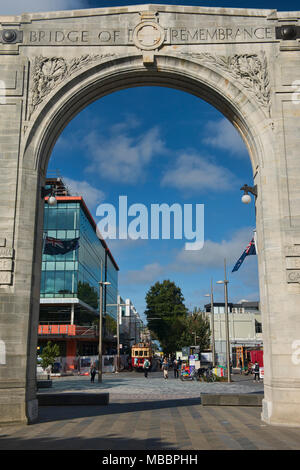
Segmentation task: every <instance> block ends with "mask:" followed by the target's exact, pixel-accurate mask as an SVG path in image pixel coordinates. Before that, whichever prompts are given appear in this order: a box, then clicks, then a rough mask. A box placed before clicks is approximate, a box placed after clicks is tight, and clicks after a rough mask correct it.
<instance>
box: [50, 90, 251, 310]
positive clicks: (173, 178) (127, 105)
mask: <svg viewBox="0 0 300 470" xmlns="http://www.w3.org/2000/svg"><path fill="white" fill-rule="evenodd" d="M48 169H49V171H52V172H53V171H55V170H56V169H59V171H60V173H61V174H62V175H63V176H64V177H65V179H66V182H67V183H68V185H69V186H70V188H71V189H73V191H74V192H75V193H78V194H81V193H82V194H83V195H84V196H85V199H86V201H87V204H88V206H89V208H90V210H91V212H92V214H93V216H94V217H95V220H96V222H99V221H100V218H99V217H97V216H96V208H97V206H98V204H99V203H103V202H105V203H110V204H113V205H114V207H116V209H117V211H118V198H119V196H120V195H126V196H127V198H128V206H130V205H131V204H134V203H142V204H144V205H145V206H146V207H147V208H148V210H149V212H150V206H151V204H154V203H159V204H161V203H167V204H169V205H171V204H173V203H179V204H180V205H183V204H188V203H189V204H193V205H195V204H204V214H205V244H204V248H203V249H202V250H200V251H186V250H184V240H172V239H171V240H136V241H135V240H130V239H128V240H108V245H109V247H110V248H111V251H112V253H113V255H114V256H115V258H116V260H117V262H118V264H119V266H120V274H119V287H120V293H121V295H122V296H123V297H129V298H131V299H132V301H133V302H134V303H135V304H136V306H137V308H138V310H139V311H140V313H142V312H143V311H144V298H145V294H146V292H147V290H148V289H149V287H150V286H151V285H152V284H153V283H154V282H156V281H157V280H163V279H170V280H172V281H174V282H175V283H176V284H177V285H179V286H180V287H181V288H182V291H183V294H184V297H185V299H186V304H187V306H188V307H189V308H193V306H195V305H198V306H199V305H200V306H203V304H204V302H205V301H206V299H205V297H204V294H205V293H206V292H207V291H208V290H209V286H210V278H211V276H212V277H213V279H214V280H215V281H216V280H219V279H223V263H224V257H225V256H226V258H227V262H228V275H229V270H231V269H232V267H233V264H234V263H235V261H236V260H237V259H238V257H239V256H240V254H241V252H242V251H243V249H244V247H245V246H246V245H247V243H248V242H249V241H250V239H251V236H252V230H253V228H254V227H255V217H254V204H253V203H252V204H251V205H249V206H246V205H244V204H242V203H241V195H242V192H241V191H240V187H241V186H242V185H243V184H244V183H246V182H247V183H249V184H252V170H251V165H250V159H249V157H248V154H247V151H246V147H245V144H244V143H243V141H242V140H241V138H240V136H239V135H238V133H237V131H236V130H235V129H234V127H233V126H232V125H231V123H230V122H229V121H227V120H226V119H225V118H224V117H223V116H222V114H220V113H219V112H218V111H216V110H215V109H214V108H213V107H212V106H210V105H208V104H207V103H205V102H204V101H202V100H201V99H199V98H197V97H195V96H192V95H189V94H186V93H184V92H181V91H177V90H174V89H169V88H160V87H138V88H131V89H128V90H122V91H119V92H116V93H113V94H111V95H108V96H106V97H104V98H102V99H101V100H99V101H97V102H95V103H93V104H92V105H90V106H88V107H87V108H85V110H83V111H82V112H81V113H80V114H78V115H77V117H76V118H75V119H73V121H72V122H71V123H70V124H69V125H68V126H67V128H66V129H65V130H64V132H63V133H62V134H61V137H60V138H59V140H58V141H57V144H56V146H55V148H54V150H53V154H52V157H51V160H50V163H49V167H48ZM195 176H196V177H195ZM128 220H129V221H130V220H132V218H130V217H129V219H128ZM230 282H231V283H230V300H235V301H238V300H240V299H242V298H244V299H245V298H246V299H249V300H255V299H258V286H257V260H256V256H252V257H249V258H248V259H246V261H245V262H244V264H243V265H242V267H241V268H240V270H239V271H238V272H237V273H235V274H233V275H232V276H230ZM215 288H216V300H219V301H222V300H223V291H222V287H221V288H220V286H216V285H215Z"/></svg>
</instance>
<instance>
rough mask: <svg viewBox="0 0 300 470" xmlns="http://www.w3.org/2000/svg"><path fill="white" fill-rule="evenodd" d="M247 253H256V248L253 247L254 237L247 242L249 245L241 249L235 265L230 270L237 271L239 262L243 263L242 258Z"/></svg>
mask: <svg viewBox="0 0 300 470" xmlns="http://www.w3.org/2000/svg"><path fill="white" fill-rule="evenodd" d="M249 255H256V249H255V243H254V238H252V240H251V242H250V243H249V245H247V247H246V249H245V250H244V251H243V253H242V254H241V256H240V258H239V259H238V260H237V262H236V263H235V266H234V268H233V270H232V271H231V272H232V273H233V272H234V271H237V270H238V269H239V267H240V266H241V264H242V263H243V261H244V259H245V258H246V256H249Z"/></svg>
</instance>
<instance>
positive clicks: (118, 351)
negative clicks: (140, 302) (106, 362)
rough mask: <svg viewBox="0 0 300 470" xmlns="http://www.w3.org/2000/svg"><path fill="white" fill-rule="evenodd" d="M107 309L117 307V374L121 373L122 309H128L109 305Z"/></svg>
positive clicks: (121, 305)
mask: <svg viewBox="0 0 300 470" xmlns="http://www.w3.org/2000/svg"><path fill="white" fill-rule="evenodd" d="M106 306H107V307H117V370H116V373H118V372H119V371H120V317H119V312H120V307H126V304H120V303H116V304H107V305H106Z"/></svg>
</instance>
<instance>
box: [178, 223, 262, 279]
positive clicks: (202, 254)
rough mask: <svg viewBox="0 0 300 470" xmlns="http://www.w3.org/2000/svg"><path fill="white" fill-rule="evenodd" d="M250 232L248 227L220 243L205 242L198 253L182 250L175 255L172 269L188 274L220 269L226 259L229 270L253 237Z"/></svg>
mask: <svg viewBox="0 0 300 470" xmlns="http://www.w3.org/2000/svg"><path fill="white" fill-rule="evenodd" d="M252 230H253V229H251V228H250V227H246V228H242V229H240V230H238V231H236V232H235V233H233V234H232V237H231V239H229V240H221V241H220V242H214V241H211V240H205V241H204V247H203V248H202V250H199V251H186V250H184V249H182V250H181V251H180V252H179V253H178V254H177V256H176V260H175V263H174V264H173V265H172V269H174V270H178V269H179V268H180V270H182V271H186V272H190V271H196V270H199V269H205V268H208V269H209V268H220V267H222V266H223V265H224V259H225V258H226V262H227V264H228V269H230V270H231V269H232V268H233V266H234V264H235V263H236V261H237V260H238V258H239V257H240V256H241V254H242V252H243V251H244V249H245V248H246V246H247V245H248V243H249V242H250V240H251V238H252V236H253V231H252ZM244 262H245V261H244ZM240 269H242V268H240Z"/></svg>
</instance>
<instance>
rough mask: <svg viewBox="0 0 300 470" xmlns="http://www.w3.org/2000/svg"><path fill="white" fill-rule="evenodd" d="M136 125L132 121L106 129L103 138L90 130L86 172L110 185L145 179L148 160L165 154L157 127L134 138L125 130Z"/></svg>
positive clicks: (87, 142) (87, 140)
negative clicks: (108, 132) (97, 176)
mask: <svg viewBox="0 0 300 470" xmlns="http://www.w3.org/2000/svg"><path fill="white" fill-rule="evenodd" d="M137 126H138V122H137V121H136V120H133V119H132V118H131V119H130V120H128V121H127V122H126V123H125V122H123V123H118V124H116V125H115V126H113V127H112V128H111V129H110V135H109V136H108V137H107V136H105V135H103V134H101V133H99V132H97V131H95V130H94V131H92V132H90V134H89V135H88V136H87V137H86V139H85V144H86V146H87V149H88V152H89V158H90V159H91V164H90V165H89V166H88V167H87V169H86V171H87V172H88V173H96V174H98V175H99V176H100V177H101V178H103V177H105V178H107V179H109V180H111V181H114V182H122V183H125V184H137V183H139V182H140V181H141V180H142V179H143V178H144V177H145V169H146V167H147V165H149V163H150V162H151V160H152V158H153V157H155V156H157V155H161V154H162V153H165V152H166V148H165V146H164V142H163V141H162V139H161V137H160V131H159V128H158V127H153V128H151V129H149V130H148V131H147V132H145V133H140V134H138V133H137V132H136V131H135V133H134V136H132V135H129V131H131V130H132V129H133V128H136V127H137Z"/></svg>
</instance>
